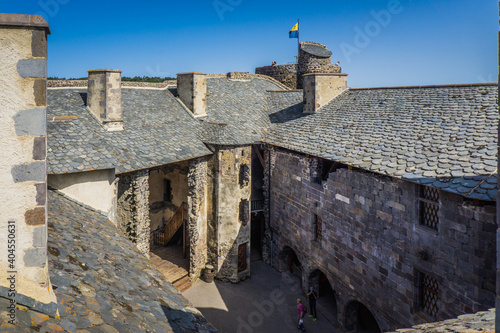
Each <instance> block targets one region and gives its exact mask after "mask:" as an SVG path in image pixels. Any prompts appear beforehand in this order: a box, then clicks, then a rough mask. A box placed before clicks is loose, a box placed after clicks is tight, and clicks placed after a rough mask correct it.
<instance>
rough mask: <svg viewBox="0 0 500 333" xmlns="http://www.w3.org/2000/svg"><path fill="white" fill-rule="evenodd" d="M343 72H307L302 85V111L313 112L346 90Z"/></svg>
mask: <svg viewBox="0 0 500 333" xmlns="http://www.w3.org/2000/svg"><path fill="white" fill-rule="evenodd" d="M346 78H347V76H346V75H345V74H307V75H304V76H303V77H302V80H303V81H302V83H303V85H304V111H303V112H304V113H314V112H315V111H316V110H318V109H319V108H321V107H322V106H324V105H326V104H328V103H329V102H330V101H331V100H332V99H334V98H335V97H337V96H338V95H340V94H341V93H342V92H343V91H345V90H347V80H346Z"/></svg>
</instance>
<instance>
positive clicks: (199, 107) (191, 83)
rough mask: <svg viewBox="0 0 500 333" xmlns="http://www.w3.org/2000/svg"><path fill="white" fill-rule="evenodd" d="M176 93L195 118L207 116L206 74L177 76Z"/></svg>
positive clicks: (182, 74) (193, 73)
mask: <svg viewBox="0 0 500 333" xmlns="http://www.w3.org/2000/svg"><path fill="white" fill-rule="evenodd" d="M177 93H178V94H179V98H180V100H181V101H182V102H183V103H184V105H186V107H187V108H188V109H189V110H191V112H192V113H193V114H194V115H195V116H197V117H201V116H206V115H207V74H205V73H196V72H192V73H179V74H177Z"/></svg>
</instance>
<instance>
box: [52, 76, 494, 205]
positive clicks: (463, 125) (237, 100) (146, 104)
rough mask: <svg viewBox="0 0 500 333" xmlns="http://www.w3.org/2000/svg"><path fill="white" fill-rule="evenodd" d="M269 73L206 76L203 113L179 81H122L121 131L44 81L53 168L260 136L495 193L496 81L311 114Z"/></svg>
mask: <svg viewBox="0 0 500 333" xmlns="http://www.w3.org/2000/svg"><path fill="white" fill-rule="evenodd" d="M282 89H283V88H281V87H280V86H278V85H277V84H275V83H273V82H272V81H269V80H264V79H261V78H252V79H251V80H229V79H227V78H226V77H208V78H207V116H205V117H200V118H197V119H194V118H193V117H192V116H191V115H190V113H189V111H187V110H185V109H184V108H183V107H182V106H181V105H180V104H179V103H178V101H177V100H176V98H175V97H174V95H175V89H166V90H154V89H128V88H124V89H123V90H122V101H123V110H124V126H125V130H124V131H118V132H107V131H105V130H104V129H103V128H102V126H101V125H100V123H99V122H98V121H97V120H95V119H94V118H93V116H92V115H90V113H89V112H88V111H87V110H86V109H85V106H84V103H83V99H82V96H81V95H82V94H83V95H84V94H85V93H86V89H84V88H83V89H60V90H59V89H58V90H49V92H48V100H49V105H50V107H49V110H48V117H49V119H50V117H52V116H70V115H75V116H77V119H74V120H68V121H58V122H49V123H48V148H49V149H48V170H49V173H67V172H78V171H86V170H94V169H106V168H113V167H116V170H117V173H121V172H126V171H132V170H137V169H143V168H149V167H153V166H158V165H163V164H168V163H173V162H177V161H181V160H186V159H191V158H195V157H199V156H204V155H208V154H210V151H209V150H208V149H207V147H206V146H205V145H204V144H203V142H204V143H207V144H218V145H244V144H252V143H255V142H261V141H264V140H265V142H267V143H270V144H273V145H277V146H280V147H283V148H288V149H291V150H295V151H298V152H302V153H306V154H310V155H314V156H319V157H322V158H325V159H329V160H335V161H339V162H342V163H345V164H348V165H352V166H355V167H359V168H362V169H365V170H370V171H373V172H377V173H380V174H384V175H389V176H392V177H397V178H402V179H406V180H409V181H412V182H416V183H419V184H426V185H429V186H433V187H437V188H441V189H444V190H447V191H450V192H454V193H458V194H460V195H463V196H466V197H470V198H477V199H482V200H496V192H497V186H496V178H497V166H496V163H497V162H496V161H497V142H498V139H497V136H498V135H497V133H498V132H497V128H498V110H497V104H496V98H497V94H498V93H497V86H496V84H476V85H454V86H423V87H392V88H370V89H350V90H348V91H346V92H344V93H342V94H341V95H340V96H338V97H337V98H335V99H334V100H333V101H331V102H330V103H329V104H328V105H325V106H324V107H322V108H321V109H320V110H318V111H317V112H316V113H315V114H310V115H308V114H303V113H302V108H303V104H302V92H301V91H283V90H282Z"/></svg>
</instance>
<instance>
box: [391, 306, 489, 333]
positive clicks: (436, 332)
mask: <svg viewBox="0 0 500 333" xmlns="http://www.w3.org/2000/svg"><path fill="white" fill-rule="evenodd" d="M403 332H404V333H459V332H471V333H472V332H495V309H491V310H490V311H481V312H478V313H474V314H468V315H462V316H459V317H458V318H457V319H450V320H446V321H442V322H434V323H428V324H422V325H417V326H413V328H401V329H398V330H396V331H395V332H387V333H403Z"/></svg>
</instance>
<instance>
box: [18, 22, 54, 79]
mask: <svg viewBox="0 0 500 333" xmlns="http://www.w3.org/2000/svg"><path fill="white" fill-rule="evenodd" d="M40 32H42V33H43V31H40ZM17 73H18V74H19V76H21V77H22V78H45V77H46V76H47V61H46V60H45V59H21V60H19V61H18V63H17Z"/></svg>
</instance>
